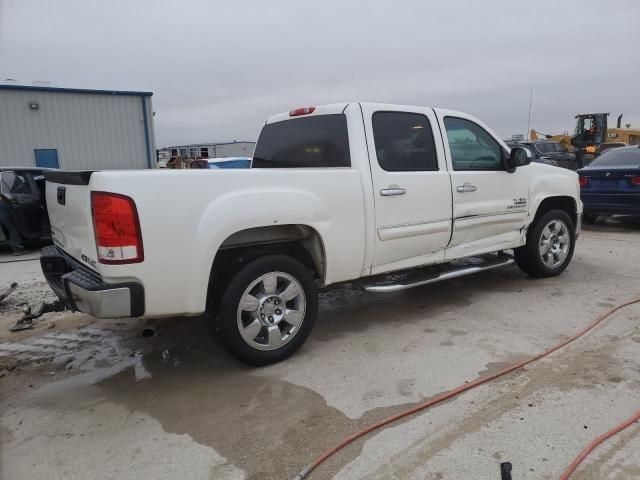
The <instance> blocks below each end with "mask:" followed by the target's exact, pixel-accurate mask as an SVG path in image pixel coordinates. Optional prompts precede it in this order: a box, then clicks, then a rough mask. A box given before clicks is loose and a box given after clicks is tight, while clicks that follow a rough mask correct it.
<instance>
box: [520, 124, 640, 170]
mask: <svg viewBox="0 0 640 480" xmlns="http://www.w3.org/2000/svg"><path fill="white" fill-rule="evenodd" d="M608 116H609V114H608V113H581V114H578V115H576V116H575V118H576V127H575V130H574V131H573V135H569V132H565V133H561V134H557V135H543V134H540V133H538V132H536V131H535V130H531V139H532V140H538V139H539V138H540V135H543V137H544V138H545V139H547V140H553V141H556V142H560V144H561V145H562V147H563V148H564V149H565V150H567V151H575V153H576V155H577V156H579V157H582V162H581V163H588V162H589V161H590V160H592V159H593V158H594V157H595V156H597V155H599V154H601V153H602V152H604V151H605V150H607V149H609V148H613V147H619V146H623V145H639V144H640V130H639V129H632V128H631V124H627V125H626V126H625V127H626V128H622V125H621V124H622V115H620V116H618V123H617V126H616V128H607V117H608Z"/></svg>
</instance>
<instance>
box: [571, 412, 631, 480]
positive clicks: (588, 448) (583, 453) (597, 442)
mask: <svg viewBox="0 0 640 480" xmlns="http://www.w3.org/2000/svg"><path fill="white" fill-rule="evenodd" d="M639 420H640V410H638V411H637V412H636V413H635V415H632V416H631V417H629V418H627V419H626V420H625V421H624V422H622V423H621V424H620V425H618V426H616V427H613V428H612V429H611V430H609V431H608V432H606V433H603V434H602V435H600V436H599V437H598V438H596V439H595V440H594V441H593V442H591V443H590V444H589V445H587V446H586V447H585V448H584V450H582V451H581V452H580V455H578V456H577V457H576V458H575V459H574V460H573V462H571V465H569V467H567V469H566V470H565V471H564V473H563V474H562V476H561V477H560V480H567V479H568V478H569V477H570V476H571V474H572V473H573V472H574V471H575V470H576V468H578V465H580V464H581V463H582V461H583V460H584V459H585V458H587V455H589V454H590V453H591V452H592V451H593V449H594V448H596V447H597V446H598V445H600V444H601V443H602V442H604V441H605V440H607V439H608V438H611V437H613V436H614V435H615V434H616V433H619V432H621V431H622V430H624V429H625V428H627V427H628V426H629V425H631V424H632V423H634V422H637V421H639Z"/></svg>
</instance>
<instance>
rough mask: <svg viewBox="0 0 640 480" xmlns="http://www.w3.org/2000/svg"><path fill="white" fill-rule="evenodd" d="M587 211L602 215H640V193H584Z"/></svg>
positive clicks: (585, 209) (583, 198) (583, 201)
mask: <svg viewBox="0 0 640 480" xmlns="http://www.w3.org/2000/svg"><path fill="white" fill-rule="evenodd" d="M582 203H583V205H584V212H585V213H596V214H601V215H640V194H635V193H626V194H598V193H583V194H582Z"/></svg>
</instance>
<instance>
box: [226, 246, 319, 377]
mask: <svg viewBox="0 0 640 480" xmlns="http://www.w3.org/2000/svg"><path fill="white" fill-rule="evenodd" d="M317 309H318V300H317V288H316V285H315V281H314V279H313V275H312V274H311V272H310V271H309V270H308V269H307V267H305V266H304V265H303V264H302V263H300V262H299V261H297V260H295V259H294V258H291V257H288V256H285V255H268V256H264V257H261V258H258V259H256V260H253V261H251V262H250V263H248V264H247V265H245V266H244V267H243V268H241V269H240V270H239V271H238V272H237V273H236V274H235V275H234V276H233V277H232V279H231V281H230V282H229V284H228V286H227V288H226V290H225V292H224V294H223V295H222V297H221V299H220V302H219V310H218V315H217V319H216V322H217V327H218V333H219V334H220V336H221V338H222V340H223V343H224V345H225V346H226V347H227V349H228V350H229V351H230V352H231V353H232V354H233V355H234V356H235V357H236V358H237V359H239V360H240V361H242V362H244V363H248V364H250V365H267V364H270V363H274V362H278V361H280V360H283V359H285V358H287V357H288V356H290V355H292V354H293V353H294V352H295V351H296V350H297V349H298V348H300V346H302V344H303V343H304V342H305V340H306V339H307V337H308V335H309V333H310V332H311V329H312V328H313V324H314V321H315V317H316V313H317Z"/></svg>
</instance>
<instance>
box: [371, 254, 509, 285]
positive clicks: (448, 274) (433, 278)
mask: <svg viewBox="0 0 640 480" xmlns="http://www.w3.org/2000/svg"><path fill="white" fill-rule="evenodd" d="M472 260H473V261H475V262H473V263H471V264H469V263H462V262H452V263H451V264H449V267H450V268H449V269H447V270H442V271H439V272H434V271H433V270H431V271H424V270H423V271H415V270H414V271H413V272H412V273H408V274H390V275H389V277H391V278H390V279H389V278H387V279H385V280H383V281H381V282H379V283H374V284H369V285H364V286H363V287H364V289H365V290H366V291H367V292H372V293H391V292H398V291H401V290H408V289H409V288H414V287H420V286H422V285H429V284H431V283H437V282H442V281H444V280H451V279H453V278H459V277H465V276H467V275H471V274H474V273H478V272H485V271H487V270H493V269H494V268H500V267H506V266H507V265H512V264H513V263H515V260H514V259H513V257H511V256H507V255H488V256H484V257H474V258H473V259H472ZM427 268H428V267H427ZM394 277H395V278H394ZM397 277H405V278H397Z"/></svg>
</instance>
